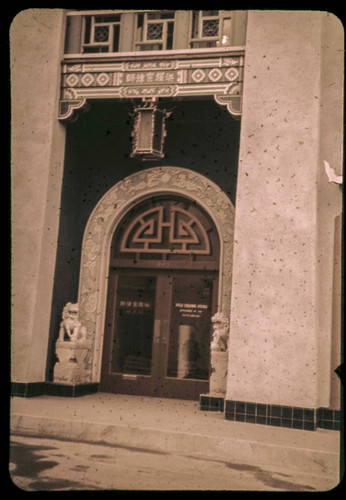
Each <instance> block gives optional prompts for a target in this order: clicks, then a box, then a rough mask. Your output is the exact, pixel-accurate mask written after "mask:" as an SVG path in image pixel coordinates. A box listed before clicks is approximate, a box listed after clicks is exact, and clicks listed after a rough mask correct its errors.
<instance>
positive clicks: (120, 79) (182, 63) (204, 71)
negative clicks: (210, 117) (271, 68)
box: [59, 52, 244, 121]
mask: <svg viewBox="0 0 346 500" xmlns="http://www.w3.org/2000/svg"><path fill="white" fill-rule="evenodd" d="M137 57H138V56H137ZM190 57H191V54H190ZM190 57H184V56H182V57H181V58H179V59H168V60H167V59H162V60H161V59H157V60H149V61H148V60H143V59H142V58H141V60H135V61H130V62H129V61H114V60H112V61H110V60H106V61H100V60H93V61H90V60H89V61H88V62H78V63H76V62H68V61H65V62H63V64H62V73H61V100H60V111H59V119H60V120H62V121H73V120H74V115H75V112H76V111H77V112H78V111H80V110H82V111H85V110H86V104H87V103H88V100H95V99H96V100H97V99H114V98H118V99H133V98H139V99H141V98H157V97H166V98H167V97H171V98H175V97H194V96H202V97H203V96H213V97H214V98H215V100H216V102H217V103H218V104H220V105H222V106H227V109H228V111H229V112H230V113H231V114H232V115H233V116H234V117H239V116H240V115H241V98H242V83H243V66H244V57H243V54H240V53H239V52H237V53H236V54H228V55H226V54H225V55H223V56H219V57H215V56H212V57H206V58H196V59H193V58H190Z"/></svg>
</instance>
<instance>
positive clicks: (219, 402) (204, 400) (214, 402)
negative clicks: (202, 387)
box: [199, 394, 225, 412]
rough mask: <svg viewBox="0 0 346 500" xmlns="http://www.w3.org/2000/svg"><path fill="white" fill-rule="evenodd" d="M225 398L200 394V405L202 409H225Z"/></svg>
mask: <svg viewBox="0 0 346 500" xmlns="http://www.w3.org/2000/svg"><path fill="white" fill-rule="evenodd" d="M224 401H225V400H224V398H219V397H215V396H209V395H208V394H201V395H200V396H199V406H200V410H202V411H222V412H223V411H224Z"/></svg>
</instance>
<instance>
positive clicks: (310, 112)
mask: <svg viewBox="0 0 346 500" xmlns="http://www.w3.org/2000/svg"><path fill="white" fill-rule="evenodd" d="M341 40H342V26H341V24H340V22H339V21H338V20H337V19H335V18H334V17H333V16H327V15H326V14H325V13H320V12H306V11H303V12H300V11H250V12H249V13H248V26H247V41H246V56H245V74H244V100H243V115H242V126H241V143H240V156H239V176H238V188H237V200H236V219H235V245H234V259H233V283H232V304H231V323H230V341H229V370H228V379H227V394H226V397H227V399H233V400H240V401H255V402H264V403H272V404H282V405H286V404H287V405H294V406H305V407H317V406H328V404H329V385H330V352H331V351H330V340H331V311H332V283H333V277H332V261H333V227H334V217H335V216H336V215H337V214H338V213H340V211H341V190H340V187H338V186H336V185H329V184H328V182H327V178H326V176H325V173H324V170H323V168H324V167H323V163H322V160H323V159H326V160H328V161H330V163H331V164H332V165H338V166H339V165H340V161H341V145H342V126H341V123H342V116H341V115H340V113H341V112H340V109H341V108H342V88H343V86H342V64H341V60H340V57H341V55H340V57H339V55H338V56H337V54H338V52H337V51H338V50H340V46H341V45H340V43H341ZM323 45H324V49H323V51H322V46H323ZM326 45H328V48H327V47H326ZM330 57H331V59H330ZM333 58H334V59H335V61H336V62H337V64H336V66H335V67H333V75H330V74H328V75H325V73H324V71H326V70H327V71H329V69H330V66H333V64H334V62H335V61H334V60H333ZM330 78H332V79H333V82H335V83H334V85H331V84H332V83H333V82H331V81H330ZM332 86H333V87H334V88H333V89H332V90H331V88H332ZM334 113H336V118H334ZM327 129H328V130H329V133H328V136H329V137H326V136H325V134H326V130H327ZM323 135H324V139H323V140H321V137H322V136H323Z"/></svg>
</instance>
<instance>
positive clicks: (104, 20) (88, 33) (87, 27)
mask: <svg viewBox="0 0 346 500" xmlns="http://www.w3.org/2000/svg"><path fill="white" fill-rule="evenodd" d="M120 24H121V14H113V15H102V16H96V15H95V16H83V25H82V31H83V35H82V40H83V41H82V53H84V54H90V53H98V52H118V50H119V35H120Z"/></svg>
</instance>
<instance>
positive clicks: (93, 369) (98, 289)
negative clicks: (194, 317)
mask: <svg viewBox="0 0 346 500" xmlns="http://www.w3.org/2000/svg"><path fill="white" fill-rule="evenodd" d="M155 194H176V195H181V196H184V197H186V198H189V199H191V200H195V201H196V202H198V203H199V205H200V206H201V207H202V208H204V210H205V211H206V212H207V213H208V214H209V215H210V217H211V218H212V219H213V221H214V223H215V225H216V228H217V230H218V233H219V238H220V275H219V293H218V310H219V311H220V312H224V313H225V314H226V315H229V312H230V300H231V274H232V254H233V234H234V206H233V204H232V202H231V201H230V199H229V198H228V197H227V195H226V194H225V193H224V192H223V191H222V189H221V188H220V187H219V186H217V185H216V184H215V183H214V182H212V181H210V180H209V179H207V178H206V177H204V176H202V175H200V174H198V173H196V172H193V171H191V170H188V169H184V168H178V167H156V168H149V169H147V170H143V171H141V172H138V173H136V174H133V175H130V176H129V177H127V178H125V179H124V180H122V181H120V182H119V183H117V184H116V185H115V186H113V187H112V188H111V189H110V190H109V191H108V192H107V193H106V194H105V195H104V196H103V198H101V200H100V201H99V202H98V204H97V205H96V207H95V209H94V210H93V212H92V214H91V216H90V218H89V220H88V223H87V225H86V229H85V232H84V238H83V245H82V257H81V268H80V278H79V292H78V302H79V307H80V320H81V321H82V323H83V324H84V325H85V326H86V329H87V336H88V338H89V339H90V340H91V345H92V347H91V351H90V353H89V357H88V360H87V368H88V373H89V374H90V375H89V381H92V382H98V381H99V378H100V369H101V358H102V345H103V330H104V321H105V310H106V296H107V284H108V269H109V256H110V246H111V241H112V237H113V234H114V231H115V228H116V226H117V224H118V223H119V221H120V220H121V218H122V217H123V215H124V214H125V213H126V212H127V210H128V209H129V208H130V207H131V206H133V205H134V204H136V203H138V202H140V201H141V200H143V199H144V198H147V197H148V196H151V195H155Z"/></svg>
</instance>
